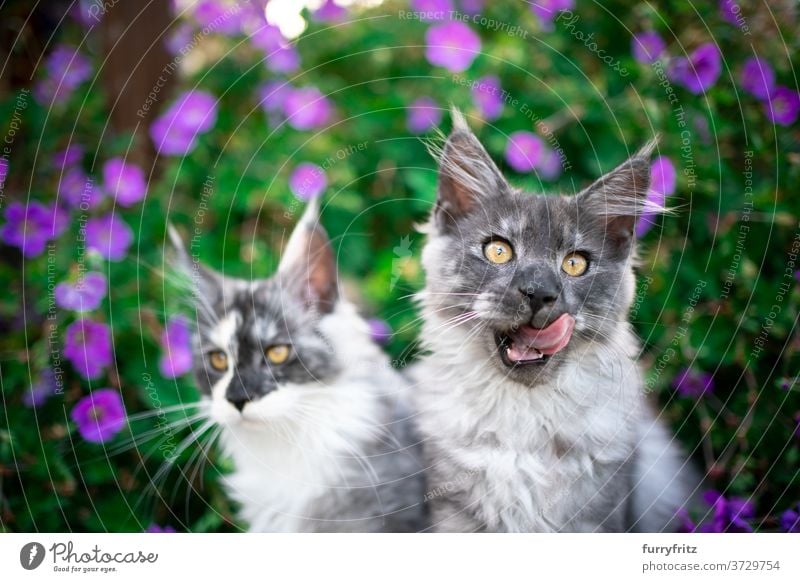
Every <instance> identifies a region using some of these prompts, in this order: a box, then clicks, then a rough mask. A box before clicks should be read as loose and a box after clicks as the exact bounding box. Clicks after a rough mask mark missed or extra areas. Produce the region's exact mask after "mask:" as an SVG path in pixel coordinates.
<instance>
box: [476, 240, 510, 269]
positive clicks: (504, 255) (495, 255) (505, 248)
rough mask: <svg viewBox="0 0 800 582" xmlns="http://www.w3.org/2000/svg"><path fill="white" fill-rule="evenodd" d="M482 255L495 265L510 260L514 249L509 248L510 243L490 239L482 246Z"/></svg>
mask: <svg viewBox="0 0 800 582" xmlns="http://www.w3.org/2000/svg"><path fill="white" fill-rule="evenodd" d="M483 256H485V257H486V258H487V259H488V260H489V262H490V263H494V264H495V265H502V264H503V263H507V262H508V261H510V260H511V257H513V256H514V251H512V250H511V245H510V244H508V243H507V242H504V241H501V240H490V241H489V242H488V243H486V246H484V247H483Z"/></svg>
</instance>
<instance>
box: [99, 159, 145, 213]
mask: <svg viewBox="0 0 800 582" xmlns="http://www.w3.org/2000/svg"><path fill="white" fill-rule="evenodd" d="M103 186H104V187H105V190H106V192H107V193H108V194H109V195H111V196H113V197H114V198H115V199H116V201H117V202H118V203H119V204H120V206H125V207H127V206H132V205H134V204H136V203H137V202H139V201H140V200H141V199H142V198H144V197H145V196H146V195H147V179H146V178H145V175H144V172H143V171H142V169H141V168H140V167H139V166H137V165H135V164H131V163H129V162H126V161H125V160H124V159H123V158H112V159H110V160H108V161H107V162H106V163H105V164H104V165H103Z"/></svg>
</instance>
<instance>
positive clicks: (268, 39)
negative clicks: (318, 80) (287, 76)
mask: <svg viewBox="0 0 800 582" xmlns="http://www.w3.org/2000/svg"><path fill="white" fill-rule="evenodd" d="M250 42H251V43H253V45H254V46H256V47H258V48H260V49H261V51H262V52H263V53H264V55H265V57H266V65H267V68H268V69H269V70H270V71H273V72H275V73H292V72H294V71H296V70H297V69H298V68H300V54H299V53H298V52H297V49H296V48H295V47H294V45H292V44H289V43H288V42H287V41H286V39H285V38H284V36H283V34H282V33H281V31H280V29H279V28H278V27H277V26H270V25H269V24H265V25H264V26H262V27H261V28H259V29H258V30H257V31H256V32H254V33H253V34H252V35H250Z"/></svg>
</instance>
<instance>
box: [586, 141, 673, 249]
mask: <svg viewBox="0 0 800 582" xmlns="http://www.w3.org/2000/svg"><path fill="white" fill-rule="evenodd" d="M657 145H658V137H657V136H656V138H654V139H652V140H650V141H649V142H647V144H646V145H645V146H644V147H643V148H641V149H640V150H639V151H638V152H636V154H634V155H633V156H632V157H630V158H629V159H628V160H627V161H625V162H624V163H622V164H620V165H619V166H617V167H616V168H615V169H613V170H612V171H610V172H608V173H607V174H605V175H603V176H602V177H601V178H599V179H598V180H597V181H595V182H594V183H593V184H592V185H591V186H589V187H588V188H586V189H585V190H584V191H583V192H581V193H580V194H578V200H579V207H580V208H581V209H585V210H587V211H589V212H590V213H592V214H594V215H595V216H598V217H600V218H602V219H604V220H605V225H606V233H607V235H608V237H609V239H610V240H611V241H612V242H615V243H617V244H619V245H623V246H626V247H630V246H631V245H630V243H631V242H632V240H633V236H634V228H635V226H636V221H637V219H638V218H639V217H640V216H641V215H642V214H643V213H645V212H657V211H659V210H660V207H657V205H654V204H652V203H651V202H649V201H648V199H647V194H648V191H649V188H650V157H651V156H652V154H653V151H654V150H655V149H656V147H657Z"/></svg>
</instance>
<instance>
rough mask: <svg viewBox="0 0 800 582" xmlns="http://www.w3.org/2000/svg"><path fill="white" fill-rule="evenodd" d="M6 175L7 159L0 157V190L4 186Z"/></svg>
mask: <svg viewBox="0 0 800 582" xmlns="http://www.w3.org/2000/svg"><path fill="white" fill-rule="evenodd" d="M7 176H8V160H7V159H6V158H0V190H2V189H3V188H5V186H6V177H7Z"/></svg>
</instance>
